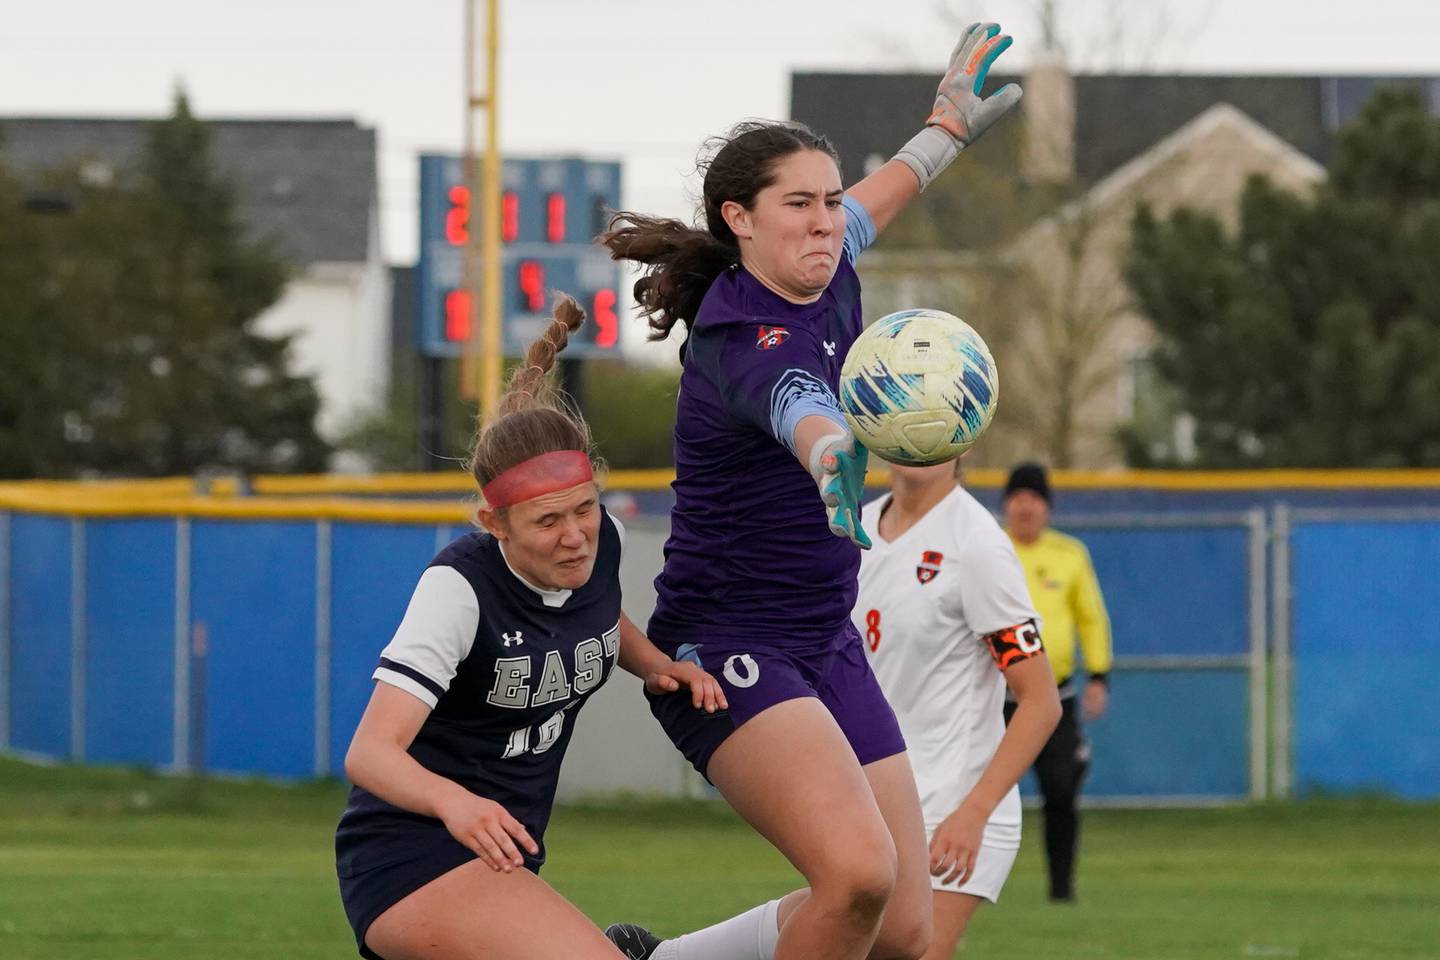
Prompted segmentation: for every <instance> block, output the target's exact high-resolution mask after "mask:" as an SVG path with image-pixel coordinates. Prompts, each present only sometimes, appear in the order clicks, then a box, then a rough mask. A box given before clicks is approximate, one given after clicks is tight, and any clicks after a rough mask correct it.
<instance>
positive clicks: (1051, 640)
mask: <svg viewBox="0 0 1440 960" xmlns="http://www.w3.org/2000/svg"><path fill="white" fill-rule="evenodd" d="M1011 541H1012V542H1013V543H1014V544H1015V553H1016V555H1017V556H1019V557H1020V565H1021V566H1022V567H1024V568H1025V580H1026V582H1027V584H1028V585H1029V587H1030V599H1031V600H1032V601H1034V603H1035V610H1036V612H1037V613H1039V614H1040V622H1041V624H1043V626H1042V627H1041V631H1040V635H1041V638H1042V639H1043V640H1044V641H1045V653H1046V654H1047V655H1048V656H1049V658H1050V666H1051V667H1052V668H1053V669H1054V671H1055V679H1056V681H1057V682H1059V683H1062V684H1063V683H1064V682H1065V681H1066V680H1068V679H1070V676H1071V675H1072V674H1073V673H1074V672H1075V645H1076V643H1077V641H1078V643H1079V645H1080V652H1081V654H1082V655H1083V656H1084V658H1085V670H1086V672H1087V673H1109V672H1110V662H1111V660H1112V658H1113V654H1112V652H1111V649H1110V616H1109V614H1107V613H1106V612H1105V600H1104V598H1102V597H1101V596H1100V584H1099V582H1098V581H1097V580H1096V579H1095V567H1094V566H1093V565H1092V564H1091V563H1090V551H1089V550H1086V549H1085V544H1083V543H1081V542H1080V541H1079V540H1076V539H1075V538H1074V537H1069V536H1066V535H1065V534H1063V533H1057V532H1056V531H1054V530H1051V529H1048V528H1047V529H1046V530H1045V532H1044V533H1042V534H1040V536H1039V538H1038V539H1036V541H1035V542H1034V543H1031V544H1028V545H1027V544H1023V543H1021V542H1020V541H1018V540H1015V539H1014V538H1013V537H1012V538H1011Z"/></svg>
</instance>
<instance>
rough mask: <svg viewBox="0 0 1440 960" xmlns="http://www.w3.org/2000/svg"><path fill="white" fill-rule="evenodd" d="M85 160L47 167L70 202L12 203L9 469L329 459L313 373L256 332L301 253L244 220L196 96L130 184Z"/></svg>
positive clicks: (278, 466)
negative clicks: (286, 251) (193, 106)
mask: <svg viewBox="0 0 1440 960" xmlns="http://www.w3.org/2000/svg"><path fill="white" fill-rule="evenodd" d="M83 173H84V171H83V169H82V168H81V167H80V166H79V165H78V164H77V165H75V166H73V167H70V168H66V169H60V170H54V171H48V172H47V173H45V174H44V175H43V177H42V182H43V183H44V185H45V186H46V187H48V188H50V189H52V190H59V191H62V192H63V193H64V194H66V195H67V196H70V197H72V198H73V204H72V208H73V209H72V212H71V213H70V214H68V215H61V216H51V217H45V218H43V220H41V219H38V218H36V217H33V216H32V217H26V216H20V217H14V216H9V215H7V216H6V217H4V218H0V253H4V252H8V251H18V258H17V261H16V264H15V265H13V266H9V267H8V268H5V269H0V304H3V307H0V310H3V313H0V354H4V355H5V356H6V360H5V361H4V362H5V363H6V365H7V368H6V370H5V372H6V373H7V374H9V373H17V372H18V374H17V375H16V376H13V377H12V376H8V375H7V376H4V377H0V447H3V449H4V453H3V454H0V475H8V476H68V475H76V474H85V473H100V474H136V475H152V476H153V475H163V474H184V473H191V472H194V471H196V470H198V469H200V468H202V467H229V468H235V469H241V470H246V471H287V470H317V469H322V468H323V467H324V464H325V461H326V458H327V456H328V448H327V446H326V444H325V443H324V442H323V441H322V440H321V439H320V438H319V436H318V434H317V433H316V430H315V414H316V412H317V411H318V409H319V397H318V394H317V392H316V390H315V386H314V384H313V382H312V381H311V380H310V379H309V378H307V377H298V376H295V375H293V374H291V373H290V372H289V370H288V360H289V341H288V338H284V337H267V336H263V335H261V334H259V333H257V332H256V331H255V330H254V324H255V320H256V318H257V317H258V316H259V315H260V314H261V313H263V312H264V311H265V310H266V309H268V308H269V307H270V306H272V305H273V304H274V303H275V302H276V301H277V300H278V299H279V297H280V295H281V293H282V292H283V290H284V286H285V283H286V281H287V279H288V274H289V268H288V266H287V265H286V264H285V262H284V261H283V260H282V259H281V258H280V257H279V255H278V254H277V253H276V252H275V250H274V248H273V246H272V245H271V243H269V242H268V241H266V240H263V239H254V238H251V237H250V236H248V235H247V232H246V229H245V228H244V226H243V225H242V224H241V223H240V220H239V218H238V216H237V214H236V212H235V198H234V192H233V189H232V187H231V186H230V184H229V183H228V182H226V181H225V180H224V179H223V178H222V177H221V176H220V175H219V173H218V172H217V170H216V168H215V165H214V161H213V159H212V155H211V144H210V131H209V128H208V127H207V126H206V125H205V124H203V123H201V122H200V121H198V120H196V119H195V118H194V117H193V116H192V115H191V113H190V109H189V105H188V103H187V101H186V99H185V96H184V95H183V94H177V96H176V99H175V108H174V113H173V115H172V116H171V117H170V118H168V119H167V120H164V121H161V122H157V123H155V124H153V125H152V126H151V127H150V129H149V131H148V135H147V138H146V143H145V146H144V149H143V151H142V153H141V156H140V158H139V161H138V163H137V164H136V169H135V170H133V171H128V172H127V173H126V175H125V176H123V177H122V178H121V179H120V181H119V182H118V183H117V184H116V185H111V184H108V183H98V184H97V183H95V182H93V178H89V179H87V178H86V177H85V176H84V175H83ZM7 182H10V183H13V178H10V180H9V181H7V180H6V178H4V177H3V176H0V204H4V205H5V208H6V209H7V210H13V209H15V207H13V206H10V199H9V196H8V195H7V193H6V190H7V188H6V186H5V184H6V183H7ZM12 192H13V188H12ZM5 259H6V260H7V261H8V260H9V257H6V258H5Z"/></svg>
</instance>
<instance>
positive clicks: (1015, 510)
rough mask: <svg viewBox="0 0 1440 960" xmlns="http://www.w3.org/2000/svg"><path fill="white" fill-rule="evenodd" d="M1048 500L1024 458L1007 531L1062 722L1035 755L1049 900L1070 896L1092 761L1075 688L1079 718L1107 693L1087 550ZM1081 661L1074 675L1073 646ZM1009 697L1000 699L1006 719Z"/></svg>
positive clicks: (1106, 659) (1012, 488) (1106, 651)
mask: <svg viewBox="0 0 1440 960" xmlns="http://www.w3.org/2000/svg"><path fill="white" fill-rule="evenodd" d="M1052 503H1053V500H1052V497H1051V493H1050V480H1049V478H1048V477H1047V476H1046V474H1045V468H1044V467H1042V466H1040V465H1039V464H1035V463H1022V464H1020V465H1019V466H1017V467H1016V468H1015V469H1014V470H1012V471H1011V472H1010V478H1009V480H1007V481H1006V482H1005V496H1004V501H1003V505H1004V512H1005V531H1006V532H1007V533H1008V534H1010V539H1011V540H1012V541H1013V542H1014V544H1015V553H1016V555H1017V556H1019V558H1020V565H1021V566H1022V567H1023V568H1024V569H1025V579H1026V582H1027V584H1028V585H1029V587H1030V597H1031V599H1032V600H1033V601H1034V604H1035V609H1036V611H1037V612H1039V614H1040V622H1041V624H1042V625H1043V626H1042V629H1043V630H1044V633H1045V649H1046V652H1047V653H1048V654H1049V656H1050V666H1051V667H1052V668H1053V669H1054V671H1055V681H1056V683H1057V684H1059V686H1060V706H1061V715H1060V724H1059V725H1058V726H1057V727H1056V728H1055V732H1054V733H1053V734H1051V736H1050V740H1049V742H1048V743H1046V744H1045V747H1044V748H1043V749H1042V750H1041V751H1040V756H1039V757H1037V758H1036V759H1035V773H1036V776H1037V777H1038V778H1039V780H1040V794H1041V796H1042V797H1043V798H1044V801H1045V859H1046V862H1047V864H1048V866H1049V870H1050V899H1051V901H1053V902H1056V903H1069V902H1072V901H1074V899H1075V850H1076V846H1077V843H1078V840H1079V827H1080V817H1079V813H1078V811H1077V809H1076V800H1077V798H1078V797H1079V794H1080V785H1081V783H1083V782H1084V780H1085V771H1086V770H1087V769H1088V768H1089V766H1090V745H1089V744H1088V743H1086V742H1085V736H1084V734H1083V732H1082V731H1081V728H1080V717H1079V716H1078V715H1077V711H1076V704H1075V700H1076V696H1075V695H1076V693H1077V692H1079V690H1080V688H1081V685H1082V684H1083V687H1084V692H1083V693H1082V694H1081V696H1080V697H1079V699H1080V701H1081V703H1080V712H1081V713H1083V714H1084V719H1086V720H1094V719H1096V718H1097V717H1099V716H1100V715H1102V714H1103V713H1104V712H1105V707H1106V705H1107V704H1108V702H1109V699H1110V682H1109V671H1110V661H1111V657H1112V654H1111V649H1110V618H1109V616H1108V615H1107V614H1106V613H1105V600H1104V598H1103V597H1101V596H1100V584H1099V583H1098V582H1097V581H1096V579H1095V568H1094V566H1093V565H1092V564H1091V563H1090V552H1089V551H1088V550H1086V549H1085V545H1084V544H1083V543H1081V542H1080V541H1079V540H1076V539H1075V538H1074V537H1068V536H1066V535H1065V534H1063V533H1059V532H1057V531H1055V530H1052V529H1050V507H1051V505H1052ZM1077 645H1078V646H1079V648H1080V654H1081V656H1082V657H1083V658H1084V661H1085V672H1086V674H1087V676H1086V677H1085V678H1081V679H1078V680H1077V678H1076V676H1075V670H1076V666H1077V663H1076V656H1075V651H1076V646H1077ZM1014 712H1015V704H1014V703H1006V704H1005V720H1006V722H1007V723H1008V722H1009V721H1010V717H1011V716H1012V715H1013V714H1014Z"/></svg>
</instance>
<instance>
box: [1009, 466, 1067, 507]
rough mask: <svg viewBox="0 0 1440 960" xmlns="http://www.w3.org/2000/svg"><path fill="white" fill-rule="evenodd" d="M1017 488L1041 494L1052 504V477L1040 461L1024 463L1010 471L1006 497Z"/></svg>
mask: <svg viewBox="0 0 1440 960" xmlns="http://www.w3.org/2000/svg"><path fill="white" fill-rule="evenodd" d="M1016 490H1029V491H1030V492H1032V493H1036V494H1039V495H1040V498H1041V499H1042V500H1044V501H1045V502H1046V503H1048V504H1051V505H1052V506H1053V505H1054V503H1055V500H1054V498H1052V497H1051V496H1050V478H1049V477H1047V476H1046V475H1045V468H1044V467H1042V466H1040V464H1038V463H1022V464H1020V465H1018V466H1017V467H1016V468H1015V469H1014V470H1011V471H1010V479H1009V480H1006V481H1005V497H1003V498H1002V499H1005V498H1008V497H1009V496H1010V494H1012V493H1014V492H1015V491H1016Z"/></svg>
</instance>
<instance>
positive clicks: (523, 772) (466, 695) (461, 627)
mask: <svg viewBox="0 0 1440 960" xmlns="http://www.w3.org/2000/svg"><path fill="white" fill-rule="evenodd" d="M602 511H603V508H602ZM623 536H624V535H623V531H622V529H621V528H620V526H619V524H618V523H617V522H616V521H615V520H614V519H613V518H612V517H610V516H609V514H608V513H602V517H601V522H600V534H599V538H598V543H597V547H596V558H595V568H594V572H593V573H592V574H591V576H590V579H589V581H588V582H587V583H586V584H585V585H584V586H582V587H580V588H578V589H576V590H573V591H572V590H554V591H547V590H542V589H540V588H538V587H535V586H533V585H530V584H528V583H527V582H526V581H524V580H523V579H522V578H521V577H520V576H519V575H518V574H517V573H516V572H515V571H514V570H513V569H512V568H511V567H510V565H509V563H508V561H507V560H506V559H505V556H504V554H503V553H502V552H501V549H500V543H499V541H497V540H496V539H495V538H494V537H492V536H491V535H490V534H488V533H470V534H467V535H466V536H463V537H461V538H460V539H458V540H456V541H455V542H454V543H452V544H450V545H449V546H448V547H446V548H445V549H444V550H442V551H441V552H440V554H439V555H438V556H437V557H436V558H435V559H434V560H433V561H431V564H430V566H429V567H428V568H427V569H426V571H425V573H424V575H423V576H422V577H421V578H420V583H419V584H418V585H417V586H416V588H415V595H414V597H413V598H412V599H411V602H410V607H409V609H408V610H407V611H406V614H405V619H404V620H403V621H402V623H401V625H400V628H399V629H398V630H397V631H396V634H395V638H394V639H393V640H392V641H391V642H390V643H389V645H387V646H386V647H385V650H384V651H383V652H382V654H381V657H380V664H379V666H378V667H377V668H376V670H375V679H377V680H378V681H380V682H383V683H389V684H391V685H392V686H396V687H399V688H401V689H403V690H407V691H408V692H410V693H411V694H413V695H414V696H416V697H418V698H419V699H421V700H423V701H424V702H426V703H428V704H430V706H431V707H432V711H431V713H430V716H429V717H427V718H426V720H425V722H424V724H422V725H421V727H420V731H419V733H417V734H416V736H415V741H414V742H413V743H412V744H411V745H410V750H409V752H410V755H411V756H412V757H414V758H415V760H416V761H417V762H419V763H420V764H421V765H422V766H424V767H425V768H426V769H427V770H430V771H432V772H434V773H436V774H439V775H440V776H442V777H446V778H448V779H450V780H454V781H455V782H457V783H459V784H461V785H462V786H464V787H465V788H466V789H468V790H470V791H471V792H472V793H475V794H478V795H479V796H482V797H485V798H487V799H490V800H494V801H495V802H496V803H499V804H500V805H501V806H503V807H504V808H505V809H506V810H508V811H509V812H510V814H511V815H512V816H513V817H515V819H516V820H519V821H520V822H521V823H522V824H524V826H525V829H526V830H528V831H529V832H530V835H531V836H532V837H534V838H535V842H536V843H538V844H540V845H541V852H540V855H539V857H538V858H535V860H536V862H535V863H534V864H532V866H538V863H539V862H543V860H544V857H545V853H544V839H543V837H544V834H545V826H546V824H547V823H548V822H549V820H550V810H551V806H552V804H553V802H554V799H555V788H556V783H557V782H558V780H559V776H560V763H561V761H562V760H563V759H564V756H565V749H566V747H567V746H568V745H569V743H570V737H571V734H572V732H573V731H574V729H575V717H576V715H577V714H578V713H579V712H580V709H581V707H583V706H584V704H585V701H586V700H588V699H589V698H590V695H591V694H593V693H594V692H595V691H596V690H597V689H599V687H600V685H601V684H603V683H604V682H605V681H606V679H608V678H609V676H610V673H611V671H613V670H614V668H615V664H616V660H617V658H618V655H619V649H620V553H621V547H622V543H623ZM421 824H426V825H429V826H430V827H432V828H433V827H440V824H439V821H437V820H435V819H434V818H431V817H424V816H421V815H420V814H416V813H411V812H409V811H406V810H402V809H400V808H399V807H396V806H394V805H392V804H390V803H387V802H386V801H384V800H382V799H380V798H379V797H377V796H375V795H374V794H372V793H370V792H369V791H367V790H364V789H361V788H360V787H355V788H353V789H352V790H351V792H350V800H349V804H348V806H347V807H346V810H345V814H344V816H343V817H342V818H341V821H340V827H339V831H338V832H337V835H336V845H337V850H338V852H339V857H340V860H341V863H340V866H341V869H342V871H345V870H347V869H348V870H349V871H350V872H359V871H361V870H364V869H366V868H367V867H368V866H376V865H380V864H382V863H383V862H385V859H386V858H387V857H389V858H391V859H394V858H396V857H397V855H400V854H403V853H404V852H405V848H406V847H407V846H408V845H409V844H410V843H411V842H412V839H413V835H414V830H415V829H416V827H417V826H420V825H421ZM440 829H443V827H440ZM347 858H349V861H358V862H347ZM527 859H529V858H528V857H527Z"/></svg>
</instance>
